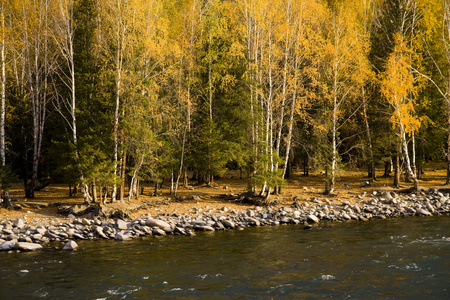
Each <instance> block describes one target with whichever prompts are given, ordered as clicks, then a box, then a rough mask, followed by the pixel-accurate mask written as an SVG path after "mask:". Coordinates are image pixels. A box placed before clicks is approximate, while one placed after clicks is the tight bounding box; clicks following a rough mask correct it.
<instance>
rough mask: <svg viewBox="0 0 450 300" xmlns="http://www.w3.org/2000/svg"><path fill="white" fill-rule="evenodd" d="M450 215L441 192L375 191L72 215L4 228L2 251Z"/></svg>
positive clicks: (446, 196)
mask: <svg viewBox="0 0 450 300" xmlns="http://www.w3.org/2000/svg"><path fill="white" fill-rule="evenodd" d="M449 213H450V195H449V194H444V193H441V192H439V191H436V190H429V191H428V192H421V193H419V194H418V195H415V194H408V195H400V194H395V193H393V192H384V193H381V194H379V193H377V192H376V191H374V192H373V193H372V195H371V197H370V199H369V200H363V199H362V197H361V199H360V202H359V203H356V204H352V203H349V202H345V201H343V202H340V203H338V204H334V203H331V202H330V201H329V200H327V199H324V200H323V201H320V200H319V199H317V198H313V199H312V200H310V201H307V202H294V203H292V205H291V206H284V207H281V208H277V209H275V208H272V207H261V206H257V207H255V208H251V209H242V210H236V209H234V210H231V209H229V208H227V207H223V208H221V209H218V210H209V211H205V212H200V211H199V212H197V213H195V214H184V215H181V214H170V215H169V214H161V215H158V216H156V217H151V216H150V215H149V214H147V215H144V216H142V217H141V218H138V219H135V220H122V219H117V220H112V219H105V220H100V219H87V218H76V217H75V216H73V215H69V216H68V218H67V219H65V221H64V222H60V223H55V222H48V223H42V224H28V223H27V222H26V221H24V220H23V219H16V220H10V221H4V222H2V223H1V224H0V251H35V250H40V249H44V247H43V246H45V245H46V244H47V243H49V242H64V243H65V246H64V248H63V249H64V250H76V249H77V248H78V245H77V243H76V241H75V240H91V239H92V240H93V239H113V240H117V241H124V240H129V239H134V238H138V237H143V236H165V235H190V236H192V235H195V232H196V231H217V230H229V229H241V230H242V229H244V228H246V227H253V226H268V225H281V224H301V225H303V226H304V228H305V229H308V228H311V227H312V225H311V224H314V223H319V222H326V221H328V222H338V221H348V220H359V221H368V220H370V219H376V218H378V219H385V218H392V217H406V216H431V215H442V214H449Z"/></svg>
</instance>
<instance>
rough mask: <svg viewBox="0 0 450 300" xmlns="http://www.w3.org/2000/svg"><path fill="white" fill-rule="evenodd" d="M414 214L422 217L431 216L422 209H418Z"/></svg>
mask: <svg viewBox="0 0 450 300" xmlns="http://www.w3.org/2000/svg"><path fill="white" fill-rule="evenodd" d="M416 214H417V215H423V216H431V215H432V214H431V213H430V212H429V211H427V210H425V209H423V208H419V209H418V210H416Z"/></svg>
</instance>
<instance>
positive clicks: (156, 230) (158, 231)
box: [153, 227, 166, 236]
mask: <svg viewBox="0 0 450 300" xmlns="http://www.w3.org/2000/svg"><path fill="white" fill-rule="evenodd" d="M153 234H154V235H161V236H164V235H166V232H165V231H164V230H162V229H161V228H159V227H154V228H153Z"/></svg>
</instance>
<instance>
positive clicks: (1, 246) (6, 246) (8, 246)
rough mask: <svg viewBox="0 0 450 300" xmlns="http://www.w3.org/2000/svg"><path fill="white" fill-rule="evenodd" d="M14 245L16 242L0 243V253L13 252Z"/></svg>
mask: <svg viewBox="0 0 450 300" xmlns="http://www.w3.org/2000/svg"><path fill="white" fill-rule="evenodd" d="M15 245H16V242H14V241H7V242H3V243H0V251H9V250H13V249H14V246H15Z"/></svg>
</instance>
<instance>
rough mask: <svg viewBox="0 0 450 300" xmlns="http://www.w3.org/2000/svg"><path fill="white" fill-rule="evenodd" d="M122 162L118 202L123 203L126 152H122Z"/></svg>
mask: <svg viewBox="0 0 450 300" xmlns="http://www.w3.org/2000/svg"><path fill="white" fill-rule="evenodd" d="M122 159H123V161H122V175H121V177H122V180H121V184H120V201H123V196H124V194H125V175H126V163H127V152H126V151H123V158H122Z"/></svg>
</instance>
